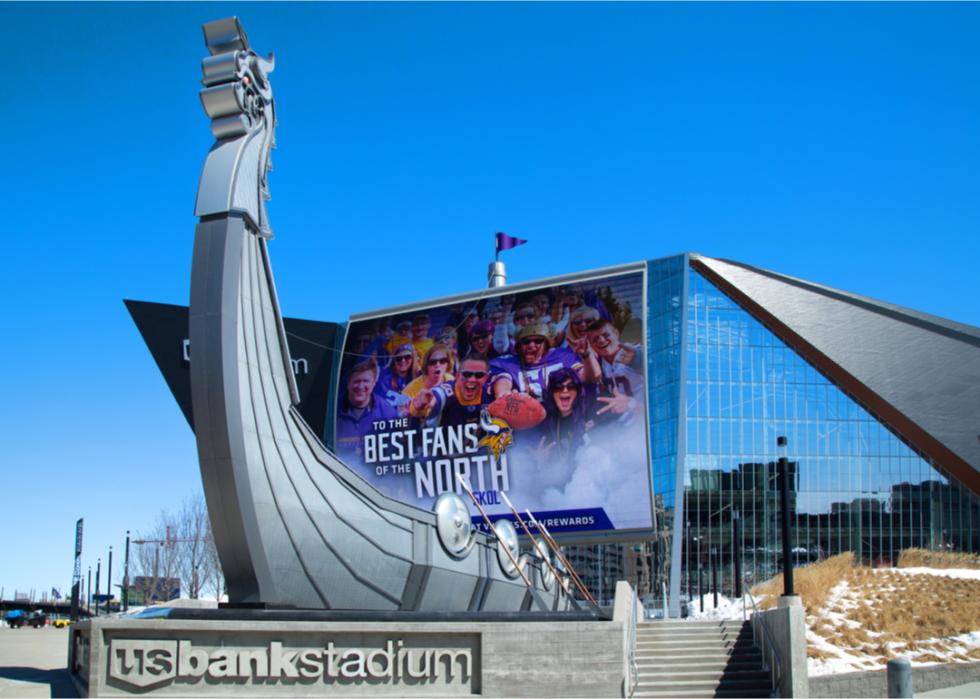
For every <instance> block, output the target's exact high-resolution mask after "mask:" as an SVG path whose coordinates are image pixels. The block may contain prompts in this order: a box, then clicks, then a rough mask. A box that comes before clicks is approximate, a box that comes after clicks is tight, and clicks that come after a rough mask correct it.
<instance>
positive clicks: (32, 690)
mask: <svg viewBox="0 0 980 699" xmlns="http://www.w3.org/2000/svg"><path fill="white" fill-rule="evenodd" d="M67 664H68V629H56V628H54V627H52V626H46V627H44V628H41V629H32V628H22V629H10V628H7V627H6V626H0V698H5V697H77V696H78V694H77V692H75V687H74V685H72V683H71V680H70V679H69V678H68V670H66V669H65V668H66V666H67Z"/></svg>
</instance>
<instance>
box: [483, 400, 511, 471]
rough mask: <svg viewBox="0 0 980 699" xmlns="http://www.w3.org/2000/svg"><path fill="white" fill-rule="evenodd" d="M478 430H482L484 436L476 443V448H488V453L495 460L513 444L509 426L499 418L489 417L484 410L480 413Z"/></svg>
mask: <svg viewBox="0 0 980 699" xmlns="http://www.w3.org/2000/svg"><path fill="white" fill-rule="evenodd" d="M480 429H482V430H483V434H484V436H483V439H481V440H480V441H479V442H478V443H477V446H480V447H489V448H490V452H491V453H492V454H493V455H494V457H495V458H497V459H499V458H500V455H501V454H503V453H504V452H505V451H507V447H509V446H510V445H511V444H513V443H514V437H513V435H512V434H511V429H510V425H508V424H507V423H506V422H505V421H503V420H501V419H500V418H499V417H491V415H490V413H489V412H487V410H486V409H484V410H482V411H481V412H480Z"/></svg>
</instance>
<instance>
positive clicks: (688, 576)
mask: <svg viewBox="0 0 980 699" xmlns="http://www.w3.org/2000/svg"><path fill="white" fill-rule="evenodd" d="M684 532H685V533H686V534H687V536H686V537H685V539H687V557H686V564H687V601H688V604H690V602H691V523H690V522H688V523H687V528H686V529H685V530H684Z"/></svg>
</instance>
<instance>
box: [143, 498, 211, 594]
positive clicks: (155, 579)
mask: <svg viewBox="0 0 980 699" xmlns="http://www.w3.org/2000/svg"><path fill="white" fill-rule="evenodd" d="M133 543H134V544H136V546H137V551H136V556H135V569H136V575H137V576H139V578H140V581H141V582H142V584H143V588H144V590H143V592H144V599H146V600H147V601H149V600H150V599H151V598H155V599H158V600H160V599H162V600H166V599H169V598H170V597H171V596H173V594H174V593H175V592H176V590H177V587H178V586H179V588H180V590H181V591H182V592H183V593H185V594H186V595H187V596H188V597H190V598H192V599H197V598H198V597H200V596H201V593H202V592H205V591H213V592H214V594H215V597H220V595H221V593H222V591H223V589H224V577H223V576H222V574H221V565H220V563H219V562H218V555H217V551H216V550H215V547H214V537H213V536H212V534H211V522H210V520H209V518H208V511H207V506H206V505H205V503H204V496H203V495H200V494H198V495H196V496H192V497H189V498H187V499H185V500H184V502H183V503H182V505H181V508H180V511H179V512H177V513H171V512H166V511H164V512H161V513H160V515H159V516H158V517H157V522H156V524H155V525H154V527H153V528H152V529H151V530H149V531H148V532H147V533H145V534H144V533H142V532H139V533H138V534H137V536H136V537H135V538H134V540H133Z"/></svg>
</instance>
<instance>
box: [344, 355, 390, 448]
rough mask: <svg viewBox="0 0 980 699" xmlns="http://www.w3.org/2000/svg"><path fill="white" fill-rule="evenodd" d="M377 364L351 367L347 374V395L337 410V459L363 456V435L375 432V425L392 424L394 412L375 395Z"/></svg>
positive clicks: (370, 363) (371, 361)
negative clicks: (384, 422) (388, 421)
mask: <svg viewBox="0 0 980 699" xmlns="http://www.w3.org/2000/svg"><path fill="white" fill-rule="evenodd" d="M377 382H378V364H377V362H375V361H374V360H373V359H369V360H368V361H366V362H361V363H360V364H355V365H354V366H353V367H352V368H351V370H350V373H349V374H347V382H346V386H347V391H346V394H345V395H344V397H343V398H342V399H341V404H340V406H339V409H338V410H337V436H336V440H335V442H336V452H337V455H338V456H341V457H350V456H352V455H353V456H357V457H358V458H360V457H362V456H363V453H364V444H363V438H364V435H367V434H371V433H372V432H374V431H375V428H374V423H375V422H377V421H387V420H393V419H395V418H397V417H398V411H397V410H396V409H395V408H393V407H392V406H390V405H389V404H388V402H387V401H386V400H384V399H382V398H381V397H380V396H377V395H375V393H374V385H375V384H376V383H377Z"/></svg>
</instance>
